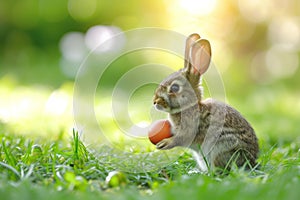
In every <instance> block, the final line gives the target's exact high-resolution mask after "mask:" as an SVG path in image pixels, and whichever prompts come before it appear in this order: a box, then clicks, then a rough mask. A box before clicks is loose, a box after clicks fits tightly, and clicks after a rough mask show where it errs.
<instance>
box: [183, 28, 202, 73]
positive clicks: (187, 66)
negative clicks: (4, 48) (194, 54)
mask: <svg viewBox="0 0 300 200" xmlns="http://www.w3.org/2000/svg"><path fill="white" fill-rule="evenodd" d="M199 39H200V36H199V35H198V34H197V33H193V34H191V35H190V36H189V37H188V38H187V39H186V43H185V55H184V68H185V69H186V70H187V71H190V68H191V64H190V50H191V47H192V45H193V44H194V43H195V42H196V41H197V40H199Z"/></svg>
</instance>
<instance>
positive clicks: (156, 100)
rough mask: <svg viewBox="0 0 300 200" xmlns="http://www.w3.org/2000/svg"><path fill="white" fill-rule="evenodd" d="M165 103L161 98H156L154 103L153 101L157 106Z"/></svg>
mask: <svg viewBox="0 0 300 200" xmlns="http://www.w3.org/2000/svg"><path fill="white" fill-rule="evenodd" d="M162 101H163V99H162V98H161V97H158V98H155V99H154V101H153V104H154V105H156V104H159V103H161V102H162Z"/></svg>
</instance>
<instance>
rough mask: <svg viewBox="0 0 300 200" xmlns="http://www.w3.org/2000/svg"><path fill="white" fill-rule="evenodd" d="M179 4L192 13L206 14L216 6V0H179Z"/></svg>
mask: <svg viewBox="0 0 300 200" xmlns="http://www.w3.org/2000/svg"><path fill="white" fill-rule="evenodd" d="M179 4H180V6H181V7H182V8H183V9H185V10H186V11H188V12H189V13H191V14H192V15H207V14H209V13H211V12H212V11H213V10H214V8H215V7H216V0H179Z"/></svg>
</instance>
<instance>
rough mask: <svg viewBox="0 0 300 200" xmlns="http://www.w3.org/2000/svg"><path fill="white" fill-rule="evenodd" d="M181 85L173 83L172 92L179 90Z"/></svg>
mask: <svg viewBox="0 0 300 200" xmlns="http://www.w3.org/2000/svg"><path fill="white" fill-rule="evenodd" d="M179 88H180V87H179V85H178V84H177V83H174V84H173V85H171V87H170V92H172V93H176V92H178V91H179Z"/></svg>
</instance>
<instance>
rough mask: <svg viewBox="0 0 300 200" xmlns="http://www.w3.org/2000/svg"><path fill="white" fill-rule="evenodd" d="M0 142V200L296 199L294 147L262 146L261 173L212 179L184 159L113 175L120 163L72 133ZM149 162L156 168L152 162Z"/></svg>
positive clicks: (298, 172)
mask: <svg viewBox="0 0 300 200" xmlns="http://www.w3.org/2000/svg"><path fill="white" fill-rule="evenodd" d="M0 138H1V144H0V150H1V155H0V159H1V162H0V176H1V177H0V195H1V199H20V198H22V199H65V200H66V199H102V198H103V199H152V198H153V199H183V198H194V199H195V198H197V199H207V198H210V199H216V198H218V199H254V198H256V199H297V198H299V195H300V192H299V188H300V167H299V166H300V155H299V154H300V151H299V148H300V146H299V141H288V142H285V143H281V144H275V145H272V144H265V145H264V146H263V148H262V150H261V155H260V158H259V162H260V164H261V168H260V170H256V171H251V172H250V171H242V170H239V169H234V170H233V171H232V172H231V173H230V174H229V175H228V176H216V175H213V174H211V173H209V174H205V175H204V174H200V173H197V171H195V162H194V161H193V159H192V158H191V156H190V154H188V153H183V154H182V155H181V156H180V157H179V158H178V160H177V161H176V162H173V163H172V164H170V165H168V166H165V167H163V168H161V169H158V170H156V171H152V172H145V173H130V172H122V171H116V169H117V167H118V165H119V164H120V163H118V162H119V160H118V159H112V157H114V158H118V156H120V157H121V155H118V153H115V154H114V153H113V152H114V151H113V150H112V149H109V147H103V148H102V149H101V150H100V151H99V155H98V157H96V156H95V154H94V153H93V152H92V150H89V149H87V148H86V147H85V146H84V145H83V143H82V142H81V141H80V139H79V137H78V135H77V134H76V133H74V135H73V138H71V139H70V141H69V142H66V140H64V139H60V138H58V139H56V140H53V141H47V142H45V140H43V139H36V140H35V139H28V138H25V137H22V136H16V135H10V134H4V133H2V134H1V135H0ZM107 152H110V156H106V155H107ZM99 158H101V159H99ZM148 161H150V162H157V160H154V158H151V157H149V158H148Z"/></svg>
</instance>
